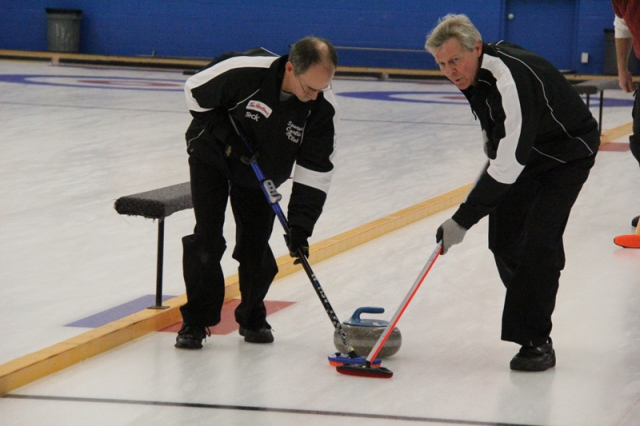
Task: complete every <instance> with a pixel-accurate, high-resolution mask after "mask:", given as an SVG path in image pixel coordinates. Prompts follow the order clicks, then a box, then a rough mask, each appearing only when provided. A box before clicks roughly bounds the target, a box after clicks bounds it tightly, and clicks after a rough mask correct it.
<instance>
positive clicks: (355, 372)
mask: <svg viewBox="0 0 640 426" xmlns="http://www.w3.org/2000/svg"><path fill="white" fill-rule="evenodd" d="M441 251H442V245H441V243H438V245H437V246H436V248H435V250H434V251H433V254H431V257H430V258H429V260H428V261H427V264H426V265H425V266H424V268H422V271H421V272H420V275H419V276H418V278H417V279H416V282H415V283H414V284H413V286H412V287H411V290H409V293H408V294H407V296H406V297H405V298H404V300H403V301H402V303H401V304H400V307H399V308H398V310H397V311H396V313H395V314H394V315H393V318H391V321H389V324H387V328H385V329H384V331H383V332H382V334H381V335H380V338H379V339H378V341H377V342H376V344H375V345H374V346H373V349H371V352H369V355H368V356H367V360H366V362H365V363H364V365H352V364H347V363H345V364H344V365H341V366H339V367H336V370H337V371H338V373H341V374H347V375H350V376H362V377H375V378H380V379H388V378H391V377H392V376H393V372H392V371H391V370H389V369H388V368H384V367H375V366H373V365H371V362H372V361H373V360H374V359H375V358H376V356H378V353H379V352H380V350H381V349H382V347H383V346H384V344H385V342H386V341H387V339H388V338H389V336H390V335H391V333H392V332H393V329H394V328H395V326H396V324H397V323H398V321H399V320H400V316H401V315H402V313H403V312H404V311H405V309H407V306H408V305H409V302H411V299H413V296H415V294H416V292H417V291H418V288H420V285H421V284H422V282H423V281H424V279H425V278H426V276H427V274H428V273H429V270H430V269H431V267H432V266H433V264H434V263H435V261H436V259H437V258H438V255H439V254H440V252H441Z"/></svg>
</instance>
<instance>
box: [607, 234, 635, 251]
mask: <svg viewBox="0 0 640 426" xmlns="http://www.w3.org/2000/svg"><path fill="white" fill-rule="evenodd" d="M613 242H614V243H615V244H616V245H619V246H620V247H624V248H640V235H637V234H633V235H619V236H617V237H615V238H614V239H613Z"/></svg>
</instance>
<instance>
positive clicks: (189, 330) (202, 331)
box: [175, 323, 211, 349]
mask: <svg viewBox="0 0 640 426" xmlns="http://www.w3.org/2000/svg"><path fill="white" fill-rule="evenodd" d="M207 336H211V332H210V331H209V327H201V326H197V325H190V324H187V323H183V324H182V328H181V329H180V331H179V332H178V336H177V337H176V344H175V347H176V348H180V349H202V341H203V340H206V339H207Z"/></svg>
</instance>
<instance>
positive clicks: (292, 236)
mask: <svg viewBox="0 0 640 426" xmlns="http://www.w3.org/2000/svg"><path fill="white" fill-rule="evenodd" d="M308 239H309V235H308V234H307V232H306V231H305V230H304V229H302V228H298V227H296V226H292V227H291V228H289V233H288V234H285V236H284V241H285V242H286V243H287V247H289V255H290V256H291V257H295V258H298V259H297V260H296V261H295V262H293V264H294V265H297V264H299V263H300V259H299V257H300V254H299V250H302V254H304V257H309V241H308Z"/></svg>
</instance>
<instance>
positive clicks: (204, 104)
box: [185, 49, 338, 235]
mask: <svg viewBox="0 0 640 426" xmlns="http://www.w3.org/2000/svg"><path fill="white" fill-rule="evenodd" d="M235 55H236V54H228V55H225V57H224V58H222V60H219V61H214V63H213V64H212V65H210V66H209V67H208V68H205V69H204V70H202V71H200V72H198V73H197V74H195V75H193V76H192V77H190V78H189V79H188V80H187V82H186V85H185V95H186V98H187V105H188V107H189V110H190V112H191V114H192V116H193V120H192V122H191V125H190V127H189V129H188V130H187V134H186V138H187V145H188V152H189V154H190V155H196V156H198V157H199V158H201V159H203V160H204V161H207V162H209V164H212V165H214V166H216V167H218V168H219V169H220V170H222V171H223V172H224V173H225V175H227V177H229V178H230V180H231V181H232V182H233V184H236V185H240V186H245V187H255V188H258V187H259V185H258V180H257V178H256V176H255V174H254V172H253V170H252V168H251V166H250V165H248V164H246V163H244V162H242V161H241V158H240V157H241V156H247V157H248V156H250V154H249V152H248V150H247V149H246V148H245V146H244V144H243V142H242V141H241V140H240V139H239V137H238V135H237V134H236V132H235V130H234V128H233V126H232V124H231V121H230V119H229V114H231V115H232V116H233V118H234V119H235V120H236V122H237V123H239V124H240V127H241V129H242V131H243V133H244V135H245V136H246V137H247V139H248V140H249V141H250V144H251V147H252V150H253V151H254V152H256V153H258V164H259V166H260V168H261V169H262V171H263V172H264V174H265V176H266V177H267V178H268V179H271V180H273V182H274V183H275V184H276V186H280V185H281V184H282V183H283V182H284V181H286V180H287V179H288V178H289V177H290V176H291V171H292V168H293V165H294V162H295V163H296V167H295V171H294V174H293V186H292V192H291V197H290V202H289V206H288V221H289V225H290V226H297V227H300V228H302V229H304V230H306V231H307V233H308V234H309V235H311V233H312V232H313V227H314V225H315V223H316V221H317V219H318V217H319V216H320V213H321V212H322V208H323V206H324V202H325V200H326V197H327V191H328V190H329V186H330V183H331V176H332V174H333V163H332V157H333V155H334V153H335V141H336V122H337V110H338V108H337V105H336V102H335V99H334V97H333V94H332V93H331V91H328V92H323V93H319V94H318V97H317V99H316V100H315V101H309V102H301V101H299V100H298V98H296V97H295V96H291V97H290V98H289V99H287V100H286V101H284V102H281V101H280V89H281V87H282V79H283V76H284V67H285V64H286V62H287V56H282V57H277V56H275V55H274V54H272V53H271V52H268V51H266V50H263V49H257V50H254V51H252V52H246V53H245V54H237V55H239V56H235ZM251 55H254V56H251Z"/></svg>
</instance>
